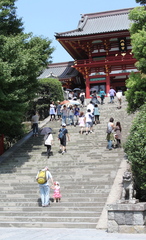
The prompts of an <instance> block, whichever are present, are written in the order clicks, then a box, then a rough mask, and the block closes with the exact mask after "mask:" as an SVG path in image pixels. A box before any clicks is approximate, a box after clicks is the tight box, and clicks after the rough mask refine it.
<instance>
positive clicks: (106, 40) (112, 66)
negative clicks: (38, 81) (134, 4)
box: [41, 8, 137, 98]
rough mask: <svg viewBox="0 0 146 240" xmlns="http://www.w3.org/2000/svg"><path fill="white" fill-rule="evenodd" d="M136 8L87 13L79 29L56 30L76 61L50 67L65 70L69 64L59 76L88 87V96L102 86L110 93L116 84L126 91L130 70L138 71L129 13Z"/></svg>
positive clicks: (65, 80) (69, 85) (79, 24)
mask: <svg viewBox="0 0 146 240" xmlns="http://www.w3.org/2000/svg"><path fill="white" fill-rule="evenodd" d="M132 9H133V8H128V9H120V10H113V11H106V12H98V13H91V14H83V15H82V16H81V19H80V21H79V23H78V26H77V29H75V30H71V31H67V32H61V33H56V34H55V37H56V40H58V41H59V43H60V44H61V45H62V46H63V48H64V49H65V50H66V51H67V52H68V53H69V54H70V55H71V56H72V58H73V59H74V61H72V62H69V63H68V64H67V63H64V64H63V63H60V64H56V65H55V64H50V65H49V66H48V69H47V70H46V71H49V69H50V71H53V73H54V74H55V71H54V70H55V69H56V70H57V69H59V68H60V70H61V68H62V67H63V66H64V67H65V64H66V68H64V70H63V72H62V73H60V75H58V74H57V76H58V78H59V80H60V81H63V82H64V84H65V85H63V86H65V87H67V88H72V85H73V84H75V86H76V87H77V86H78V87H81V88H82V89H84V90H85V91H86V98H90V96H91V90H92V89H96V91H97V92H99V90H100V89H101V88H102V89H103V90H105V92H106V93H108V91H109V89H110V86H112V87H113V88H114V89H115V90H116V91H117V90H118V89H119V88H120V89H121V90H123V91H125V90H126V87H125V81H126V79H127V78H128V76H129V74H130V72H132V71H134V72H137V69H136V67H135V62H136V59H135V58H133V54H132V46H131V41H130V33H129V28H130V24H131V21H130V20H129V19H128V14H129V11H130V10H132ZM52 67H53V69H54V70H52ZM48 73H49V72H46V74H48ZM43 77H44V75H43ZM62 77H63V78H62ZM41 78H42V76H41Z"/></svg>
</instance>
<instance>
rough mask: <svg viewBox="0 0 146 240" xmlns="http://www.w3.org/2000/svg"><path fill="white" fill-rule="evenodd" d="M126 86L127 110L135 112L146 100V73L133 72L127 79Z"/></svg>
mask: <svg viewBox="0 0 146 240" xmlns="http://www.w3.org/2000/svg"><path fill="white" fill-rule="evenodd" d="M126 86H127V88H128V90H127V91H126V93H125V94H126V99H127V101H128V107H127V111H128V112H129V113H134V112H135V111H136V110H138V109H139V108H140V107H141V106H142V105H143V104H144V103H145V102H146V91H145V89H146V75H141V74H140V73H137V74H135V73H131V75H130V78H129V79H127V80H126Z"/></svg>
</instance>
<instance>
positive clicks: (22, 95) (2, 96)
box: [0, 0, 54, 137]
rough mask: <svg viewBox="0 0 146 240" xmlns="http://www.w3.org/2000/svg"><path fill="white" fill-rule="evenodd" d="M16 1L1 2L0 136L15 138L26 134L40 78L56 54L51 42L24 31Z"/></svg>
mask: <svg viewBox="0 0 146 240" xmlns="http://www.w3.org/2000/svg"><path fill="white" fill-rule="evenodd" d="M14 2H15V1H10V0H9V1H1V3H0V17H1V20H2V22H1V23H0V24H1V27H2V28H1V32H0V126H1V130H0V133H2V134H5V135H8V136H11V137H14V136H17V135H19V134H21V133H22V125H21V122H22V121H23V117H24V115H25V111H26V109H27V106H28V105H29V101H30V100H32V99H33V98H34V97H35V95H36V92H37V89H38V80H37V77H38V76H39V75H40V73H41V71H42V70H43V69H44V68H45V67H46V66H47V64H48V59H51V54H52V52H53V51H54V48H52V47H51V46H50V45H51V41H50V40H49V39H47V38H44V39H43V38H40V37H33V36H32V35H31V34H24V33H23V32H22V31H21V30H22V28H21V22H20V21H19V20H18V21H17V19H16V17H14V19H13V14H12V13H11V12H13V11H14V10H15V8H14ZM13 8H14V9H13ZM6 20H7V21H6ZM9 23H11V25H12V28H11V29H10V30H12V31H11V32H10V31H9ZM13 23H14V25H13ZM16 23H17V24H16ZM13 27H14V28H13ZM2 29H4V30H3V31H2ZM17 30H18V31H17Z"/></svg>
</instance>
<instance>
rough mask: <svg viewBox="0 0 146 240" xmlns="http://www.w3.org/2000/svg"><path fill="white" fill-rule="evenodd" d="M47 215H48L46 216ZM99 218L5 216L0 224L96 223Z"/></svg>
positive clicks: (0, 220) (0, 219) (1, 218)
mask: <svg viewBox="0 0 146 240" xmlns="http://www.w3.org/2000/svg"><path fill="white" fill-rule="evenodd" d="M48 215H49V214H48ZM98 219H99V217H94V218H93V217H89V216H88V217H85V216H84V217H71V216H70V217H59V216H58V217H51V216H48V217H47V216H35V217H33V216H31V217H25V216H23V217H22V216H20V217H19V216H16V217H13V216H6V217H1V216H0V224H1V223H4V222H5V223H6V222H15V223H16V222H18V223H23V222H30V223H31V222H35V223H36V222H44V223H45V222H46V223H47V222H59V223H64V222H89V223H95V224H96V223H97V221H98Z"/></svg>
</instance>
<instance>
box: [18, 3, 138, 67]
mask: <svg viewBox="0 0 146 240" xmlns="http://www.w3.org/2000/svg"><path fill="white" fill-rule="evenodd" d="M136 6H139V4H136V1H135V0H74V1H69V0H54V1H53V0H52V1H51V0H17V1H16V7H17V10H16V12H17V16H18V17H22V21H23V23H24V28H25V32H26V33H29V32H32V33H33V35H34V36H42V37H45V38H49V39H50V40H52V45H51V46H52V47H55V49H56V50H55V51H54V52H53V54H52V62H53V63H58V62H67V61H72V60H73V59H72V57H71V56H70V55H69V54H68V53H67V52H66V50H65V49H64V48H63V47H62V46H61V44H60V43H59V42H58V41H57V40H55V37H54V35H55V32H57V33H59V32H66V31H70V30H74V29H76V28H77V25H78V22H79V20H80V18H81V14H85V13H94V12H102V11H110V10H117V9H122V8H131V7H136Z"/></svg>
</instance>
